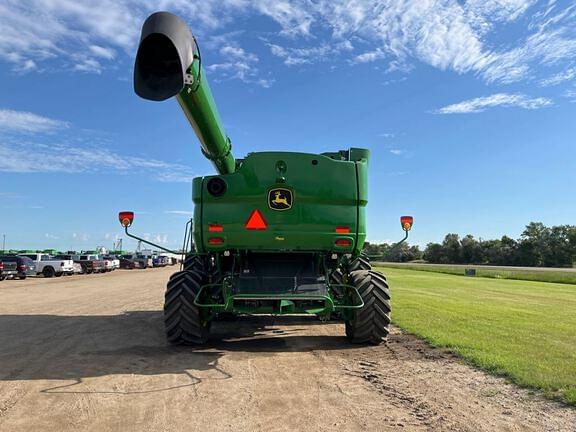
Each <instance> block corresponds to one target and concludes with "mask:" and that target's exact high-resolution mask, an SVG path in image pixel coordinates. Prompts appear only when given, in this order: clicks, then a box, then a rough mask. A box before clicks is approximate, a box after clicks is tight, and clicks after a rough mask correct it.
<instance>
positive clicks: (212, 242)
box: [208, 237, 224, 246]
mask: <svg viewBox="0 0 576 432" xmlns="http://www.w3.org/2000/svg"><path fill="white" fill-rule="evenodd" d="M208 244H209V245H214V246H217V245H221V244H224V239H223V238H222V237H211V238H209V239H208Z"/></svg>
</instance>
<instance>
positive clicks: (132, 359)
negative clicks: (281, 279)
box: [0, 311, 357, 382]
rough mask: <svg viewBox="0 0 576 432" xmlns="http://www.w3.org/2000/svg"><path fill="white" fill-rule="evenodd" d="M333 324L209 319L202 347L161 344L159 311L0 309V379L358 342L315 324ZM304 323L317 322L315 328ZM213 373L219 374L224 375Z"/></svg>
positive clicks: (202, 361) (160, 366) (211, 365)
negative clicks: (6, 312) (109, 312)
mask: <svg viewBox="0 0 576 432" xmlns="http://www.w3.org/2000/svg"><path fill="white" fill-rule="evenodd" d="M276 325H281V326H282V330H279V329H278V328H276ZM333 325H340V323H335V322H328V323H322V322H320V321H318V320H317V319H315V318H314V317H304V318H303V317H271V316H262V317H241V318H239V319H237V320H234V321H221V322H220V321H219V322H214V324H213V327H212V338H211V340H210V341H209V343H208V344H207V345H205V346H202V347H187V346H176V347H174V346H170V345H168V344H167V343H166V340H165V337H164V328H163V321H162V312H161V311H133V312H127V313H124V314H121V315H101V316H61V315H2V316H0V382H1V381H13V380H39V379H45V380H76V381H78V380H80V381H81V380H82V379H83V378H88V377H100V376H107V375H117V374H134V375H161V374H189V375H190V374H192V375H193V374H194V373H196V372H199V371H200V372H201V371H216V372H218V371H219V369H218V362H219V360H220V359H221V358H222V356H224V355H225V354H227V353H231V352H234V353H237V352H245V353H255V354H256V355H262V354H258V353H274V352H306V351H313V350H342V349H347V348H356V347H357V346H353V345H350V344H349V343H348V342H347V341H346V339H345V338H344V337H343V336H329V335H325V333H326V329H325V328H324V329H322V326H333ZM310 326H312V327H316V326H317V327H318V332H315V328H312V329H311V328H310ZM339 330H341V331H342V333H343V332H344V330H343V328H342V329H339ZM310 333H312V334H313V335H310ZM314 333H317V334H316V335H314ZM323 334H324V335H323ZM264 355H266V354H264ZM220 372H221V371H220ZM220 375H221V376H222V377H224V378H225V375H226V374H225V373H224V372H221V373H220ZM193 378H194V377H193Z"/></svg>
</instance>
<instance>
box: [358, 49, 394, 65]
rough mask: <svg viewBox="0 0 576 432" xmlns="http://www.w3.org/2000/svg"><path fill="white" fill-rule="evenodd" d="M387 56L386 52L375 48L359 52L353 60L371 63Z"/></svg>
mask: <svg viewBox="0 0 576 432" xmlns="http://www.w3.org/2000/svg"><path fill="white" fill-rule="evenodd" d="M384 57H386V54H385V53H384V51H382V50H381V49H375V50H374V51H368V52H365V53H362V54H358V55H357V56H356V57H354V59H353V61H354V62H355V63H369V62H373V61H376V60H380V59H382V58H384Z"/></svg>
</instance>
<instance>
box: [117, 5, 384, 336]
mask: <svg viewBox="0 0 576 432" xmlns="http://www.w3.org/2000/svg"><path fill="white" fill-rule="evenodd" d="M202 63H203V62H202V57H201V55H200V50H199V48H198V45H197V44H196V40H195V38H194V36H192V33H191V32H190V29H189V28H188V27H187V25H186V24H185V23H184V22H183V21H182V20H180V19H179V18H178V17H176V16H174V15H172V14H169V13H166V12H158V13H155V14H153V15H151V16H150V17H149V18H148V19H147V20H146V22H145V23H144V26H143V28H142V35H141V39H140V45H139V48H138V53H137V56H136V64H135V70H134V87H135V91H136V93H137V94H138V95H139V96H140V97H142V98H144V99H148V100H153V101H162V100H165V99H169V98H171V97H173V96H175V97H176V100H177V101H178V103H179V104H180V106H181V108H182V110H183V111H184V114H185V115H186V117H187V119H188V121H189V122H190V124H191V125H192V128H193V129H194V131H195V133H196V135H197V137H198V139H199V141H200V145H201V148H202V153H203V154H204V156H205V157H206V158H208V159H209V160H210V161H212V163H213V164H214V167H215V168H216V171H217V173H218V174H216V175H213V176H206V177H198V178H195V179H194V180H193V192H192V198H193V202H194V219H193V230H192V232H193V246H194V247H193V248H192V247H191V248H190V251H189V252H188V253H187V255H186V258H185V261H184V264H183V268H182V271H180V272H178V273H175V274H173V275H172V277H171V278H170V280H169V282H168V288H167V291H166V298H165V304H164V320H165V325H166V334H167V337H168V340H169V341H170V342H171V343H174V344H202V343H204V342H206V340H207V339H208V336H209V332H210V326H211V323H212V321H214V320H216V319H218V318H219V317H220V316H222V315H230V314H233V315H246V314H249V315H254V314H276V315H284V314H311V315H317V316H319V317H321V318H327V317H330V316H337V317H339V318H341V319H343V320H344V321H345V323H346V334H347V336H348V338H349V340H350V341H351V342H354V343H373V344H378V343H380V342H382V341H383V340H385V339H386V337H387V335H388V327H389V324H390V293H389V290H388V285H387V283H386V278H385V277H384V276H383V275H382V274H380V273H378V272H375V271H373V270H371V267H370V263H369V261H368V260H367V258H366V257H365V256H363V255H362V254H361V250H362V246H363V244H364V241H365V239H366V222H365V208H366V204H367V202H368V194H367V177H368V160H369V155H370V153H369V151H368V150H366V149H360V148H351V149H349V150H340V151H337V152H333V153H322V154H309V153H293V152H257V153H250V154H248V155H247V156H246V157H245V158H244V159H234V157H233V155H232V153H231V142H230V138H228V136H227V135H226V133H225V131H224V128H223V126H222V122H221V120H220V116H219V114H218V110H217V109H216V105H215V103H214V99H213V97H212V92H211V90H210V86H209V85H208V80H207V79H206V74H205V72H204V68H203V65H202ZM132 217H133V215H132V214H130V213H126V212H125V213H122V214H121V216H120V219H121V222H122V223H123V225H124V226H125V227H126V232H128V231H127V227H128V226H129V225H130V224H131V222H132ZM192 251H193V252H192Z"/></svg>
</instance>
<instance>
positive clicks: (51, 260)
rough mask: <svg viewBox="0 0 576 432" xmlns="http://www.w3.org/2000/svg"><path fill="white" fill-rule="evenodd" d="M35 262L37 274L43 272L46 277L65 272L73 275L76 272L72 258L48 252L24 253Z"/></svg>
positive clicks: (60, 274)
mask: <svg viewBox="0 0 576 432" xmlns="http://www.w3.org/2000/svg"><path fill="white" fill-rule="evenodd" d="M22 256H25V257H28V258H30V259H31V260H32V261H33V262H34V270H35V272H36V274H37V275H39V274H42V275H44V277H47V278H51V277H53V276H56V277H58V276H62V275H63V274H66V275H71V274H73V273H74V262H73V261H72V260H71V259H66V258H58V257H51V256H50V255H48V254H43V253H35V254H22Z"/></svg>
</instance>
